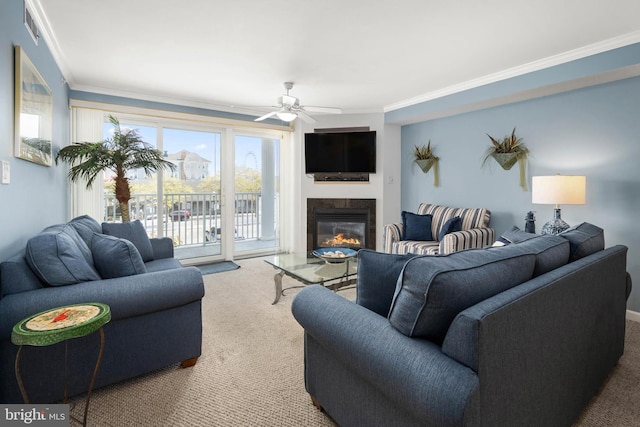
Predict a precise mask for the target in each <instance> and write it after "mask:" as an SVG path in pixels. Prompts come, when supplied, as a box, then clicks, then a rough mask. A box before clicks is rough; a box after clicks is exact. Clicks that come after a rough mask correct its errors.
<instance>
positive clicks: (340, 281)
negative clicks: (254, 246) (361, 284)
mask: <svg viewBox="0 0 640 427" xmlns="http://www.w3.org/2000/svg"><path fill="white" fill-rule="evenodd" d="M274 268H275V269H277V270H280V269H278V268H277V267H275V266H274ZM284 276H289V277H293V278H294V279H296V280H297V281H299V282H302V283H304V284H303V285H299V286H290V287H288V288H285V289H282V278H283V277H284ZM347 276H348V275H347V274H346V273H345V275H344V276H343V277H339V278H336V279H333V280H328V281H322V282H318V283H311V282H306V281H304V280H301V279H300V278H299V277H296V276H293V275H291V274H288V273H287V272H286V271H284V270H280V271H279V272H278V273H276V274H275V275H274V276H273V282H274V285H275V288H276V297H275V299H274V300H273V302H272V303H271V305H274V304H277V303H278V301H280V297H281V296H282V295H284V292H285V291H286V290H288V289H297V288H303V287H305V286H307V285H315V284H318V285H322V286H324V287H325V288H327V289H331V290H332V291H338V290H339V289H341V288H344V287H345V286H349V285H353V284H355V283H356V279H355V278H351V279H349V278H347ZM336 280H337V282H335V281H336ZM329 282H334V283H329Z"/></svg>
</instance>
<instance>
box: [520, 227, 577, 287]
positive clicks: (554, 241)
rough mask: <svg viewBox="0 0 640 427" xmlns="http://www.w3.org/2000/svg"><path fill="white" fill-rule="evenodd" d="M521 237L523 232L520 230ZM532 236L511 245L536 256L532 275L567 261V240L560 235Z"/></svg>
mask: <svg viewBox="0 0 640 427" xmlns="http://www.w3.org/2000/svg"><path fill="white" fill-rule="evenodd" d="M520 233H521V237H526V236H522V235H524V234H531V233H525V232H520ZM532 236H533V238H526V239H525V240H522V241H520V242H517V243H514V244H512V245H511V248H517V249H520V250H522V251H523V252H524V253H528V254H534V255H535V257H536V265H535V268H534V269H533V277H537V276H539V275H541V274H544V273H547V272H549V271H551V270H555V269H556V268H558V267H561V266H563V265H565V264H567V263H568V262H569V242H567V240H566V239H563V238H562V237H558V236H553V235H550V234H545V235H541V236H540V235H536V234H532Z"/></svg>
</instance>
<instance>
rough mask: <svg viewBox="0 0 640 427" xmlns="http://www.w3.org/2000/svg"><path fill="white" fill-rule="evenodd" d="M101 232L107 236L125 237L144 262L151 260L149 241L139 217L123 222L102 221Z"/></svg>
mask: <svg viewBox="0 0 640 427" xmlns="http://www.w3.org/2000/svg"><path fill="white" fill-rule="evenodd" d="M102 232H103V233H104V234H108V235H109V236H114V237H119V238H120V239H127V240H128V241H130V242H131V243H133V244H134V245H135V247H136V249H138V252H140V256H142V260H143V261H144V262H148V261H153V248H152V247H151V241H150V240H149V236H148V235H147V231H146V230H145V229H144V226H143V225H142V223H141V222H140V220H139V219H137V220H135V221H132V222H123V223H113V222H103V223H102Z"/></svg>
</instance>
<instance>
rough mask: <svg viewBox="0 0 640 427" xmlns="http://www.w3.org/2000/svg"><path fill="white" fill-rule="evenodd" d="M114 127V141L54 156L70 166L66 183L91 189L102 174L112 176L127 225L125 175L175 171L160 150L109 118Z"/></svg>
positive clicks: (79, 144) (80, 145) (81, 146)
mask: <svg viewBox="0 0 640 427" xmlns="http://www.w3.org/2000/svg"><path fill="white" fill-rule="evenodd" d="M109 121H110V122H111V124H112V125H113V126H114V132H113V137H112V138H108V139H105V140H104V141H100V142H76V143H73V144H71V145H68V146H66V147H64V148H62V149H61V150H60V151H59V152H58V154H57V155H56V165H57V164H58V161H63V162H67V163H69V165H70V166H71V167H70V168H69V179H70V180H71V181H74V182H75V181H77V180H78V179H79V178H84V179H85V180H86V181H87V188H91V186H92V184H93V182H94V181H95V179H96V178H97V177H98V176H99V175H100V173H101V172H103V171H112V172H113V173H114V174H115V188H114V193H115V196H116V199H117V200H118V203H119V204H120V211H121V212H122V221H123V222H128V221H130V216H129V200H130V199H131V188H130V187H129V179H128V178H127V172H129V171H133V170H135V169H142V170H144V172H145V173H146V174H147V176H148V175H151V173H153V172H157V171H158V170H160V169H164V168H167V169H170V170H172V171H174V170H176V165H175V164H173V163H171V162H170V161H168V160H165V159H164V156H163V154H162V152H161V151H160V150H157V149H155V148H154V147H153V146H152V145H151V144H149V143H147V142H144V141H143V140H142V138H141V137H140V135H139V134H138V132H137V130H135V129H122V128H121V127H120V122H119V121H118V119H117V118H115V117H113V116H109Z"/></svg>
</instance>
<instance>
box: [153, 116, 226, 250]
mask: <svg viewBox="0 0 640 427" xmlns="http://www.w3.org/2000/svg"><path fill="white" fill-rule="evenodd" d="M162 149H163V151H164V153H165V158H166V159H167V160H169V161H170V162H172V163H173V164H174V165H176V170H175V171H173V172H171V173H169V172H165V173H164V175H163V178H162V186H161V191H162V193H163V201H164V202H163V208H164V211H165V221H164V235H165V236H167V237H171V238H172V239H173V242H174V245H175V247H176V248H175V249H176V250H175V252H176V254H177V256H178V257H179V258H181V259H192V258H203V257H212V256H213V257H215V256H221V255H223V253H222V246H221V245H220V240H221V239H220V235H221V232H222V230H221V226H222V220H223V211H222V209H221V194H222V187H221V169H220V150H221V133H220V132H210V131H204V130H193V129H179V128H172V127H164V128H162Z"/></svg>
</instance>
